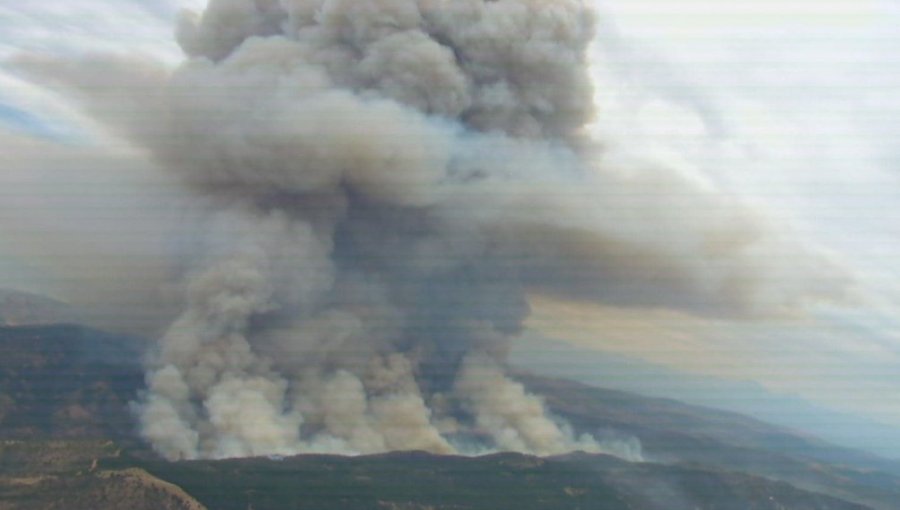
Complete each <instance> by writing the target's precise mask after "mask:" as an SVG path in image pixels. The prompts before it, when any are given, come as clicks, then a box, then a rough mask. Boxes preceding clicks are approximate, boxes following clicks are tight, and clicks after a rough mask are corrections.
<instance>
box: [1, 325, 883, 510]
mask: <svg viewBox="0 0 900 510" xmlns="http://www.w3.org/2000/svg"><path fill="white" fill-rule="evenodd" d="M143 349H144V343H143V342H142V341H141V340H138V339H134V338H129V337H123V336H118V335H111V334H107V333H103V332H100V331H96V330H92V329H89V328H84V327H79V326H52V327H18V328H0V460H2V461H0V509H3V508H72V509H80V508H91V509H96V510H105V509H112V508H121V507H122V506H121V502H122V501H124V500H128V498H129V497H134V498H143V499H141V500H142V501H144V500H146V501H156V502H157V503H154V504H155V505H156V506H152V505H151V506H147V507H146V508H163V509H173V510H175V509H182V508H186V509H192V510H196V509H199V508H203V506H205V507H206V508H208V509H210V510H216V509H230V508H235V509H237V508H240V509H241V510H243V509H245V508H251V507H252V508H254V509H257V510H259V509H265V508H268V509H289V508H290V509H294V508H315V509H318V510H325V509H329V508H341V509H353V508H371V509H423V510H424V509H428V508H430V509H446V510H449V509H471V510H476V509H481V508H485V509H488V508H490V509H492V510H497V509H503V508H517V509H518V508H523V509H527V508H547V509H553V510H565V509H594V508H597V509H602V508H609V509H633V510H680V509H682V508H683V509H691V510H693V509H694V508H701V509H732V508H734V509H772V510H776V509H792V510H793V509H810V510H812V509H819V510H825V509H840V510H843V509H848V510H851V509H852V510H861V509H865V508H870V509H884V510H888V509H896V508H897V501H900V465H898V464H897V463H895V462H892V461H888V460H885V459H881V458H879V457H876V456H874V455H869V454H865V453H860V452H857V451H855V450H850V449H845V448H839V447H835V446H832V445H830V444H828V443H826V442H823V441H821V440H818V439H815V438H813V437H811V436H806V435H803V434H798V433H796V432H793V431H791V430H789V429H786V428H782V427H777V426H772V425H768V424H766V423H763V422H761V421H758V420H755V419H751V418H747V417H744V416H741V415H738V414H735V413H730V412H725V411H716V410H712V409H708V408H704V407H698V406H691V405H686V404H683V403H680V402H677V401H674V400H667V399H659V398H647V397H640V396H637V395H634V394H630V393H626V392H622V391H614V390H606V389H600V388H596V387H591V386H587V385H584V384H579V383H573V382H570V381H566V380H561V379H551V378H545V377H538V376H534V375H529V374H525V373H523V374H519V376H518V377H519V379H520V380H521V381H523V383H524V384H526V386H528V387H529V388H530V389H532V390H533V391H535V392H536V393H539V394H541V395H544V396H545V399H546V403H547V405H548V407H549V408H550V409H551V410H552V411H553V412H554V413H555V414H556V415H558V416H562V417H565V418H566V419H567V420H569V421H570V422H571V424H572V425H573V427H574V428H575V429H576V431H577V432H589V433H592V434H594V435H595V436H598V437H601V438H605V439H617V438H619V439H628V438H631V437H636V438H638V439H639V440H640V441H641V443H642V445H643V451H644V456H645V458H646V460H647V462H644V463H627V462H624V461H621V460H617V459H615V458H612V457H608V456H603V455H586V454H572V455H568V456H562V457H556V458H550V459H540V458H536V457H529V456H523V455H515V454H498V455H492V456H487V457H480V458H465V457H453V456H433V455H427V454H421V453H392V454H388V455H381V456H370V457H357V458H347V457H329V456H300V457H294V458H289V459H268V458H257V459H233V460H227V461H193V462H176V463H171V462H166V461H163V460H161V459H159V458H158V457H156V456H155V455H154V454H152V452H150V451H149V449H147V448H146V446H144V445H143V444H142V443H140V442H139V441H138V440H137V439H136V437H135V434H134V432H135V426H134V422H133V417H132V415H131V413H130V411H129V405H128V403H129V402H130V401H132V400H133V399H134V398H135V397H136V396H137V394H138V392H139V391H140V388H141V386H142V384H143V375H142V371H141V364H140V359H141V353H142V351H143ZM17 459H18V460H17ZM42 459H49V460H47V461H44V460H42ZM67 459H69V460H67ZM172 484H174V485H172ZM179 488H180V489H179ZM181 489H183V490H184V491H186V492H179V491H181ZM129 495H131V496H129ZM78 498H80V499H78ZM147 498H149V499H147ZM154 498H162V499H154ZM7 501H16V502H18V503H15V504H13V505H12V506H6V507H4V506H3V504H4V502H7ZM60 502H62V503H60ZM67 502H68V503H69V505H68V506H66V503H67ZM104 502H105V503H104ZM60 505H62V506H60ZM135 508H145V507H138V506H135Z"/></svg>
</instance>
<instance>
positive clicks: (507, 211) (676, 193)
mask: <svg viewBox="0 0 900 510" xmlns="http://www.w3.org/2000/svg"><path fill="white" fill-rule="evenodd" d="M177 34H178V41H179V43H180V44H181V46H182V48H183V49H184V51H185V53H186V54H187V56H188V58H187V60H186V61H185V62H184V63H183V64H182V65H181V66H180V67H178V68H177V69H176V70H174V71H173V72H170V71H168V70H166V69H165V68H163V67H160V66H157V65H156V64H153V63H150V62H146V61H142V60H140V59H134V58H126V57H91V58H86V59H83V60H81V61H78V62H76V63H71V62H70V63H68V64H66V65H60V64H59V63H58V62H50V61H47V60H45V59H41V58H36V57H31V58H23V59H21V60H20V62H19V65H20V67H21V68H23V69H26V70H28V71H29V72H30V73H32V74H33V75H39V76H42V77H43V79H44V80H49V81H53V82H55V83H56V84H57V85H61V86H64V87H65V88H66V90H68V91H69V92H70V93H75V94H77V95H79V97H81V98H82V99H83V100H84V104H85V105H86V107H87V108H88V110H89V111H90V112H92V114H93V115H94V116H95V117H96V118H98V119H100V120H101V121H104V122H105V123H106V124H107V125H109V126H111V127H112V128H113V129H115V130H116V131H117V132H118V133H120V134H122V135H123V136H125V137H127V138H129V139H130V140H131V141H132V142H134V143H135V144H136V145H139V146H141V147H144V148H146V149H148V150H149V151H150V153H151V154H152V156H153V158H154V159H155V161H157V162H158V164H159V165H160V166H161V167H163V168H165V169H166V170H167V171H169V172H171V173H173V174H174V175H176V176H177V177H178V178H179V179H180V180H181V182H182V183H183V185H184V186H185V188H186V189H189V190H190V192H191V193H192V194H193V196H194V197H196V200H197V202H198V203H202V204H203V205H202V207H198V209H202V211H203V213H202V214H201V215H199V216H202V220H198V224H199V225H202V227H201V228H197V229H196V230H195V231H194V232H193V233H192V235H191V236H190V239H187V240H186V241H185V243H187V244H189V245H190V249H189V250H186V251H187V252H189V253H190V254H191V256H190V257H186V258H185V260H181V262H180V265H181V266H182V267H181V269H182V270H183V273H184V275H185V281H186V283H185V284H184V289H183V290H184V298H183V309H182V311H181V313H180V315H179V316H178V317H177V318H176V319H175V320H174V322H173V323H172V324H171V326H170V327H169V328H168V331H167V332H166V333H165V334H164V335H163V336H162V338H161V340H160V342H159V345H158V348H157V349H156V350H155V351H154V352H153V353H152V355H151V356H150V357H149V358H150V359H149V361H148V374H147V391H146V395H145V396H144V397H143V398H142V400H141V401H140V402H139V403H138V405H137V408H138V412H139V415H140V423H141V430H142V433H143V435H144V436H145V437H146V438H147V439H148V440H149V441H150V442H151V443H152V444H153V446H154V447H155V448H156V449H157V450H158V451H159V452H160V453H161V454H163V455H165V456H166V457H168V458H171V459H185V458H187V459H189V458H217V457H232V456H246V455H264V454H292V453H300V452H313V451H316V452H321V451H330V452H351V453H370V452H380V451H386V450H395V449H423V450H428V451H433V452H446V453H449V452H464V453H466V452H476V451H486V450H490V449H503V450H516V451H522V452H531V453H536V454H556V453H561V452H565V451H571V450H574V449H583V450H590V451H609V449H610V445H608V444H603V443H601V442H598V441H595V440H594V439H593V438H592V437H590V436H588V435H581V436H578V435H576V434H574V433H573V431H572V430H571V429H570V427H569V426H568V425H566V424H565V423H563V422H561V421H560V420H558V419H557V418H555V417H553V416H551V415H549V414H548V412H547V410H546V408H545V406H544V403H543V402H542V400H541V398H540V397H538V396H535V395H531V394H529V393H528V392H527V391H526V390H525V389H524V387H523V386H522V385H521V384H519V383H518V382H516V381H514V380H513V379H512V378H511V377H510V376H508V375H507V374H506V369H505V359H506V351H507V349H508V345H509V342H510V341H512V339H514V338H515V336H516V335H517V334H518V333H519V332H520V331H521V329H522V324H523V321H524V319H525V318H526V316H527V315H528V313H529V305H528V299H527V298H528V295H529V294H532V293H543V294H548V295H562V296H566V297H568V298H572V299H584V300H592V301H597V302H602V303H606V304H611V305H615V306H629V307H668V308H679V309H683V310H686V311H689V312H692V313H698V314H704V315H714V316H735V315H745V314H757V313H772V312H775V313H782V312H785V311H790V310H793V309H795V308H797V307H798V306H800V305H802V304H803V303H805V302H807V301H809V300H811V299H818V298H821V297H828V296H829V295H831V294H833V293H835V292H838V291H839V290H840V289H839V288H832V287H831V286H829V284H825V283H822V282H834V281H835V279H834V278H825V279H823V278H821V275H822V274H823V272H828V271H831V266H829V264H828V263H827V261H825V260H824V259H821V258H819V257H818V255H816V254H814V253H811V252H808V251H804V250H803V249H802V248H800V247H797V246H794V245H793V244H792V243H791V240H790V239H787V238H785V236H779V235H778V234H777V233H773V232H772V231H770V229H769V226H768V225H767V224H766V221H765V219H764V218H762V217H761V216H760V215H758V214H757V213H755V212H754V211H753V210H751V209H750V208H748V207H745V206H744V205H743V204H740V203H739V202H737V201H736V200H735V199H734V198H731V197H723V196H721V195H717V194H716V193H715V190H714V188H712V187H711V186H709V185H708V184H707V183H704V182H699V181H697V180H695V179H693V178H691V177H689V176H686V175H683V174H681V173H679V172H678V171H676V170H672V169H670V168H666V167H664V166H660V165H658V164H656V163H654V162H647V161H640V160H636V159H628V158H622V157H615V156H614V155H610V154H607V153H606V152H604V151H603V150H602V148H601V147H598V144H597V143H596V142H595V141H594V140H592V139H591V137H590V134H589V133H587V132H586V131H585V125H586V124H587V123H588V122H589V121H591V120H592V119H593V118H594V111H593V93H594V92H593V88H592V84H591V81H590V79H589V75H588V63H587V49H588V46H589V44H590V43H591V41H592V40H593V38H594V25H593V14H592V12H591V10H590V9H589V8H588V6H587V5H586V4H585V3H584V2H583V1H582V0H553V1H548V0H497V1H486V0H453V1H450V0H370V1H359V0H211V1H210V3H209V6H208V7H207V8H206V10H205V12H203V13H202V15H194V14H186V15H184V16H183V17H182V19H181V21H180V23H179V25H178V30H177ZM788 252H789V253H792V254H794V255H793V257H777V256H766V255H771V254H773V253H788ZM799 253H803V255H802V256H801V255H799ZM801 259H802V260H801ZM835 287H840V285H835ZM613 453H621V452H617V451H613ZM623 455H624V454H623ZM631 456H634V455H631Z"/></svg>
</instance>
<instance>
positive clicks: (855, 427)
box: [511, 336, 900, 459]
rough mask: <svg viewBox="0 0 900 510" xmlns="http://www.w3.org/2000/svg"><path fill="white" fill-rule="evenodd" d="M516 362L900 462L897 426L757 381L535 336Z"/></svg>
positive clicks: (517, 350)
mask: <svg viewBox="0 0 900 510" xmlns="http://www.w3.org/2000/svg"><path fill="white" fill-rule="evenodd" d="M511 360H512V363H513V364H514V365H515V366H517V367H519V368H520V369H523V370H528V371H530V372H535V373H539V374H543V375H547V376H553V377H564V378H566V379H572V380H575V381H579V382H582V383H585V384H589V385H592V386H602V387H604V388H611V389H617V390H624V391H628V392H634V393H638V394H641V395H646V396H653V397H664V398H672V399H676V400H679V401H682V402H687V403H690V404H696V405H702V406H707V407H712V408H715V409H723V410H727V411H732V412H737V413H740V414H745V415H748V416H752V417H754V418H758V419H761V420H763V421H766V422H769V423H773V424H776V425H781V426H783V427H788V428H791V429H794V430H798V431H804V432H806V433H811V434H814V435H816V436H819V437H821V438H822V439H825V440H827V441H831V442H833V443H837V444H840V445H844V446H847V447H851V448H857V449H862V450H866V451H869V452H871V453H876V454H878V455H883V456H889V457H892V458H895V459H900V429H898V428H897V427H891V426H888V425H883V424H880V423H877V422H874V421H872V420H868V419H866V418H865V417H863V416H858V415H853V414H848V413H840V412H837V411H832V410H829V409H825V408H823V407H821V406H817V405H815V404H812V403H811V402H809V401H807V400H804V399H802V398H799V397H794V396H791V395H786V394H779V393H774V392H771V391H768V390H766V389H765V388H763V387H762V386H761V385H759V384H758V383H755V382H752V381H737V380H728V379H723V378H718V377H710V376H703V375H696V374H689V373H685V372H681V371H678V370H674V369H671V368H668V367H665V366H661V365H657V364H653V363H649V362H646V361H643V360H640V359H636V358H633V357H629V356H624V355H621V354H617V353H611V352H605V351H598V350H590V349H584V348H578V347H576V346H573V345H571V344H569V343H566V342H562V341H558V340H551V339H545V338H540V337H535V336H527V337H525V338H523V339H521V341H518V342H516V344H515V346H514V348H513V351H512V356H511Z"/></svg>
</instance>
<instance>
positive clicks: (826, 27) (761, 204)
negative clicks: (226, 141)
mask: <svg viewBox="0 0 900 510" xmlns="http://www.w3.org/2000/svg"><path fill="white" fill-rule="evenodd" d="M202 3H203V2H202V1H200V0H196V1H192V2H186V3H185V4H184V5H186V6H188V7H193V8H196V7H199V6H201V5H202ZM596 3H597V7H598V9H599V19H600V23H601V24H600V30H599V36H598V40H597V42H596V44H595V47H594V48H593V50H592V60H593V62H594V63H593V73H594V76H595V83H596V87H597V99H596V101H597V104H598V109H599V114H598V117H597V119H596V121H595V123H594V124H593V126H592V128H591V129H592V132H593V133H594V134H595V136H597V137H598V138H601V139H602V140H604V143H606V144H609V145H611V146H615V147H617V148H620V149H621V150H624V151H628V152H633V153H640V154H642V155H651V156H652V157H654V158H656V159H658V160H661V161H664V162H666V164H668V165H675V166H678V167H679V168H683V169H684V172H687V173H691V174H695V175H696V176H697V178H698V179H703V180H708V181H709V182H711V183H714V184H715V186H716V187H717V189H719V190H721V192H722V193H728V194H734V195H736V196H740V197H741V198H742V199H743V200H746V201H748V202H751V203H754V204H756V205H757V206H758V208H759V210H760V211H761V214H765V215H767V216H768V217H770V218H771V219H772V220H773V221H776V222H778V223H780V224H783V225H787V226H789V227H790V231H791V232H792V235H795V236H797V237H798V238H802V239H803V240H804V242H807V243H810V244H812V245H816V246H820V247H822V248H823V249H826V250H829V251H830V252H831V253H832V254H833V256H834V257H835V258H836V259H837V260H839V261H840V263H841V264H842V265H843V266H845V267H846V268H848V271H849V272H850V273H852V274H853V275H854V276H855V279H856V282H857V286H856V292H855V295H854V299H853V300H852V301H851V302H848V303H842V304H830V305H824V304H811V305H810V306H809V307H808V310H807V314H805V315H804V316H802V317H792V318H781V319H758V320H753V321H750V320H743V321H737V320H734V321H729V320H724V319H708V318H698V317H693V316H688V315H684V314H679V313H675V312H671V311H666V310H644V311H641V313H640V314H637V313H636V312H635V311H633V310H617V309H614V308H610V307H600V306H596V305H589V304H584V303H568V302H563V301H560V300H556V299H551V298H547V297H536V299H535V302H534V303H533V305H534V310H535V311H534V316H533V317H532V319H531V320H530V323H529V326H530V327H531V328H532V329H533V330H535V331H536V332H539V333H541V334H543V335H545V336H549V337H553V338H558V339H561V340H564V341H567V342H569V343H570V344H571V345H574V346H577V347H578V348H581V349H591V350H595V351H598V352H609V353H615V354H616V355H624V356H628V357H630V358H635V359H640V360H644V361H647V362H650V363H653V364H657V365H660V366H664V367H668V368H670V369H672V370H678V371H683V372H686V373H690V374H695V375H699V376H712V377H720V378H727V379H732V380H737V381H749V382H752V383H754V384H758V385H760V386H762V387H764V388H765V389H766V390H768V391H771V392H776V393H781V394H784V395H790V396H793V397H797V398H803V399H806V400H808V401H810V402H813V403H815V404H816V405H819V406H823V407H827V408H830V409H834V410H838V411H841V412H845V413H853V414H858V415H860V416H865V417H868V418H870V419H872V420H875V421H878V422H881V423H885V424H889V425H893V426H896V427H898V428H900V313H898V312H900V278H898V276H900V275H898V272H900V262H898V261H900V257H898V255H900V253H898V248H897V247H898V246H900V243H898V241H900V207H898V205H900V144H897V143H896V140H897V138H898V135H900V57H898V55H900V31H897V30H896V27H897V26H900V5H898V3H897V2H892V1H887V0H831V1H828V2H810V1H808V0H782V1H779V2H775V1H755V2H721V1H718V2H717V1H713V0H685V1H680V2H671V1H666V0H597V2H596ZM180 5H181V4H180V3H179V2H178V1H177V0H168V1H154V0H130V1H129V0H117V1H115V0H77V1H65V2H63V1H53V0H42V1H40V2H27V3H26V2H14V1H12V0H0V34H2V35H0V139H2V146H3V147H4V151H9V152H7V154H8V155H10V156H12V157H17V158H18V159H19V160H22V161H25V160H27V161H28V163H29V164H28V165H24V166H23V165H20V167H21V168H19V169H18V170H13V169H9V170H7V172H5V173H3V174H2V175H0V184H5V185H6V188H7V189H19V190H30V191H28V193H31V195H28V196H31V197H32V198H33V197H36V196H38V195H39V194H40V193H41V189H43V188H41V186H42V185H44V184H46V183H47V182H49V181H53V182H54V183H56V184H55V185H56V186H57V187H55V188H53V191H52V193H47V194H46V196H43V195H42V196H41V199H42V200H46V201H48V202H45V203H48V204H50V205H51V206H49V207H46V208H45V209H44V210H43V214H45V216H43V217H42V216H40V215H37V216H32V217H31V218H30V221H32V222H33V223H32V224H31V225H30V226H28V225H26V226H23V227H21V228H22V231H23V232H24V231H25V230H27V229H31V230H30V231H31V232H32V235H31V236H30V237H29V236H23V235H22V233H21V232H18V233H16V234H12V233H10V232H11V231H10V230H9V224H10V223H9V222H11V221H18V220H17V218H19V217H18V216H17V215H16V214H17V212H18V213H21V211H23V210H24V209H27V208H28V204H29V202H28V201H27V200H24V199H22V196H19V197H18V201H16V200H13V199H12V198H11V197H10V195H9V194H6V195H2V194H0V196H2V197H4V199H5V200H6V203H5V204H3V206H2V207H0V214H2V215H5V216H6V220H7V222H6V223H5V224H4V223H0V226H3V225H5V226H6V228H7V230H6V231H0V279H2V280H3V281H5V282H6V283H7V284H8V285H13V286H18V287H28V286H29V285H30V286H31V287H32V290H38V291H42V292H52V288H53V280H54V279H66V278H69V279H71V278H73V277H72V276H71V272H72V271H75V270H74V269H71V268H70V269H69V270H67V269H65V268H64V267H63V266H65V265H66V263H65V261H62V260H61V259H60V258H59V257H51V256H49V255H47V254H46V253H45V252H46V247H45V245H43V244H42V240H41V239H40V236H39V235H37V234H34V232H43V233H45V234H46V235H50V233H56V234H58V235H63V234H65V233H66V232H68V231H70V230H71V229H75V228H77V227H76V225H84V224H91V225H94V227H93V229H92V232H88V233H87V235H86V236H83V237H84V238H85V239H87V240H88V241H89V242H88V241H85V242H84V244H83V246H80V247H78V248H76V249H75V252H76V253H78V254H79V255H82V256H91V255H96V254H97V253H101V252H105V251H109V250H108V248H109V247H108V246H105V245H104V243H106V242H108V241H107V240H108V239H109V238H110V237H112V236H109V235H108V234H109V231H110V230H115V229H117V228H118V229H124V228H125V227H124V226H123V223H122V222H121V221H119V220H118V219H112V218H106V217H100V216H97V213H96V212H93V213H92V212H91V211H92V210H91V207H90V205H91V202H90V197H86V196H84V194H81V195H79V194H77V193H65V192H63V191H61V190H60V188H59V187H58V186H59V184H58V183H60V182H62V183H66V182H69V183H71V182H75V181H77V180H78V179H79V176H78V175H74V176H72V177H71V178H66V179H62V180H57V177H56V175H57V174H58V173H62V172H65V171H66V170H64V169H61V168H59V161H60V160H62V159H65V158H75V159H74V160H76V161H81V162H84V165H82V166H83V167H84V168H89V169H90V170H85V172H87V173H86V174H84V175H86V176H87V177H88V179H87V182H89V183H94V184H97V183H101V182H103V183H106V185H107V186H108V188H107V189H108V190H110V193H112V190H115V192H116V193H122V190H123V189H130V190H132V191H133V190H134V189H135V188H133V187H132V186H133V185H134V183H135V182H141V183H145V182H147V181H146V180H142V179H144V177H141V178H138V179H137V180H129V179H124V178H123V179H112V180H109V179H107V177H108V176H109V175H112V174H111V173H109V172H105V171H104V170H103V169H104V168H113V167H115V165H114V164H112V163H110V162H111V161H112V162H115V161H117V160H121V159H123V158H124V159H128V158H140V157H141V155H140V154H138V153H135V152H133V151H131V149H129V148H128V147H124V146H123V144H122V142H121V141H118V140H115V139H113V138H111V137H109V136H108V135H107V134H106V133H104V132H103V131H102V130H101V129H100V128H99V127H98V126H97V125H95V124H94V123H93V121H91V120H90V119H88V118H86V117H85V116H83V115H82V114H81V113H80V111H79V109H78V108H77V107H76V106H75V105H73V104H70V103H69V102H68V101H67V100H66V99H65V98H63V97H61V96H58V95H56V94H54V93H53V92H52V91H50V90H47V89H44V88H42V87H41V86H40V85H37V84H34V83H32V82H30V81H28V80H25V79H24V78H23V77H22V76H20V75H18V74H17V73H16V72H15V71H13V70H12V67H11V66H9V65H7V62H8V60H9V59H10V58H13V57H14V56H15V55H19V54H21V53H23V52H25V53H49V54H54V55H63V56H66V55H80V54H84V53H92V52H118V53H141V54H145V55H148V56H151V57H153V58H156V59H159V60H161V61H163V62H167V63H169V64H170V65H175V64H176V63H177V61H178V59H179V58H180V54H179V52H178V50H177V47H176V45H175V44H174V42H173V37H172V24H173V17H174V14H175V12H176V11H177V9H178V8H179V7H180ZM32 139H33V140H32ZM72 151H74V152H75V153H77V154H75V155H74V156H73V155H72ZM47 154H54V155H56V156H55V159H53V158H50V159H47V157H46V155H47ZM42 158H43V159H42ZM67 160H69V161H71V160H72V159H67ZM54 162H55V163H54ZM54 165H56V166H54ZM36 168H37V170H36ZM66 175H72V172H71V171H70V172H69V174H66ZM84 175H82V178H83V177H84ZM147 179H150V180H151V181H152V179H151V178H149V177H147ZM16 186H18V188H17V187H16ZM26 194H27V193H26ZM124 196H126V197H131V198H133V199H134V200H135V202H136V204H137V205H136V206H135V208H136V210H137V211H138V212H135V213H133V214H134V217H140V218H141V219H140V221H141V222H144V223H141V225H143V230H142V231H145V232H146V231H152V230H154V228H156V227H157V226H159V225H162V224H164V223H165V222H167V221H170V220H171V217H169V216H167V215H166V214H164V212H160V211H154V210H153V206H152V204H153V203H155V202H153V201H149V200H148V201H146V202H143V201H142V200H141V199H139V198H136V197H137V194H135V193H132V194H131V195H129V194H128V193H125V195H124ZM13 204H14V205H13ZM31 204H32V206H33V204H34V203H33V202H31ZM54 207H57V208H61V209H63V210H65V211H67V212H70V213H71V214H66V216H67V217H66V218H62V219H60V218H56V217H52V216H51V215H50V213H49V212H48V211H51V210H59V209H54ZM123 207H124V205H123ZM92 214H93V215H92ZM133 227H134V223H133V222H132V223H130V224H129V225H128V230H129V231H132V230H133ZM4 235H6V236H7V238H6V240H4V239H3V237H2V236H4ZM123 235H124V238H125V239H128V240H130V241H133V242H135V243H147V244H148V245H149V244H152V243H154V242H156V241H160V240H159V239H156V238H152V237H151V238H149V239H148V238H146V237H142V238H141V239H138V236H136V235H128V232H126V233H125V234H123ZM117 238H118V239H122V238H123V237H122V236H118V237H117ZM29 239H30V240H31V243H32V244H29V243H28V242H26V241H28V240H29ZM14 245H15V246H14ZM42 250H43V251H42ZM26 268H27V269H26ZM26 272H27V273H28V274H29V275H40V276H39V277H31V276H29V277H28V278H24V277H22V276H21V275H22V274H23V273H26ZM80 277H82V278H89V277H90V275H89V274H88V275H80ZM26 280H27V281H26ZM0 283H2V282H0ZM98 299H99V298H98ZM898 436H900V434H898Z"/></svg>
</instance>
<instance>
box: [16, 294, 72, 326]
mask: <svg viewBox="0 0 900 510" xmlns="http://www.w3.org/2000/svg"><path fill="white" fill-rule="evenodd" d="M76 319H77V317H76V313H75V312H74V311H73V310H72V308H71V307H69V306H68V305H66V304H65V303H62V302H60V301H56V300H54V299H51V298H48V297H44V296H39V295H37V294H31V293H28V292H22V291H18V290H11V289H0V326H26V325H48V324H61V323H71V322H75V321H76Z"/></svg>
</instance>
